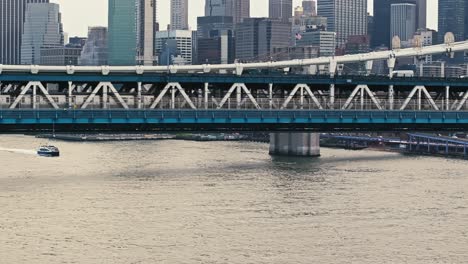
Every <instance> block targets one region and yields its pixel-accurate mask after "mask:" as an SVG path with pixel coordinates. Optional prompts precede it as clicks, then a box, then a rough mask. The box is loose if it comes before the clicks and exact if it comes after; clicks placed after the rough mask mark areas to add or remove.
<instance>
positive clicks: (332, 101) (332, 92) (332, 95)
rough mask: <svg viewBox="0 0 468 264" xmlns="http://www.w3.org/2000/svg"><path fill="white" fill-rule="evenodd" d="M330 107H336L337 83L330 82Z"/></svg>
mask: <svg viewBox="0 0 468 264" xmlns="http://www.w3.org/2000/svg"><path fill="white" fill-rule="evenodd" d="M330 109H335V84H333V83H332V84H330Z"/></svg>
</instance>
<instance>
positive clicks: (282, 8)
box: [268, 0, 293, 22]
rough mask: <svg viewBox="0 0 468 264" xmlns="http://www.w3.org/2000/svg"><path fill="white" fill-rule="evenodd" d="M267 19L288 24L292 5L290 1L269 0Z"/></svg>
mask: <svg viewBox="0 0 468 264" xmlns="http://www.w3.org/2000/svg"><path fill="white" fill-rule="evenodd" d="M269 1H270V2H269V9H268V10H269V14H270V15H269V17H270V18H273V19H280V20H283V21H284V22H289V20H290V18H292V13H293V3H292V0H269Z"/></svg>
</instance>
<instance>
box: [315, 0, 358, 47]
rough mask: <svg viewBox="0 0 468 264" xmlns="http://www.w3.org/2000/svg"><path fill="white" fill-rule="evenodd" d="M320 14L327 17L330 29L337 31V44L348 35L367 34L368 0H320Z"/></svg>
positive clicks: (342, 42) (343, 40)
mask: <svg viewBox="0 0 468 264" xmlns="http://www.w3.org/2000/svg"><path fill="white" fill-rule="evenodd" d="M317 4H318V15H320V16H324V17H326V18H327V23H328V26H327V28H328V31H331V32H336V38H337V39H336V40H337V45H339V46H342V45H344V44H345V43H346V41H347V40H348V36H352V35H365V34H367V0H353V1H349V0H318V3H317Z"/></svg>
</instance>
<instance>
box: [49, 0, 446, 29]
mask: <svg viewBox="0 0 468 264" xmlns="http://www.w3.org/2000/svg"><path fill="white" fill-rule="evenodd" d="M52 2H56V3H59V4H60V10H61V13H62V14H63V19H62V20H63V24H64V31H65V32H67V33H68V34H69V36H85V35H86V34H87V31H88V27H89V26H107V2H108V0H80V1H70V0H53V1H52ZM293 2H294V3H293V6H298V5H300V4H301V2H302V0H294V1H293ZM372 2H373V1H372V0H368V7H369V12H372V11H373V6H372ZM204 3H205V0H190V1H189V10H191V11H192V12H190V13H189V25H190V29H192V30H196V28H197V27H196V18H197V17H198V16H203V14H204V8H205V5H204ZM251 5H252V8H251V16H252V17H268V0H252V1H251ZM90 6H93V7H94V8H93V9H90V8H89V7H90ZM169 6H170V1H169V0H163V1H159V2H158V21H159V23H160V28H161V30H163V29H165V28H166V26H167V24H169V20H170V15H169V13H170V12H169V11H170V7H169ZM427 6H428V18H429V19H428V27H429V28H432V29H437V22H438V21H437V11H438V10H437V0H428V5H427ZM262 7H263V8H262ZM81 10H82V12H80V11H81ZM83 13H86V14H87V16H86V21H83V15H82V14H83Z"/></svg>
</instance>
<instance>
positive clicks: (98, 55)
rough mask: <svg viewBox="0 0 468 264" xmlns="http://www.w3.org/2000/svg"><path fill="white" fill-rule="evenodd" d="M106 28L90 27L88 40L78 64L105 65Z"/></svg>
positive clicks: (106, 52) (106, 54)
mask: <svg viewBox="0 0 468 264" xmlns="http://www.w3.org/2000/svg"><path fill="white" fill-rule="evenodd" d="M107 47H108V45H107V28H106V27H90V28H89V29H88V39H87V40H86V43H85V45H84V46H83V50H82V51H81V55H80V60H79V64H80V65H84V66H101V65H107V64H108V62H107V56H108V51H107V50H108V48H107Z"/></svg>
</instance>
